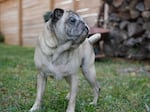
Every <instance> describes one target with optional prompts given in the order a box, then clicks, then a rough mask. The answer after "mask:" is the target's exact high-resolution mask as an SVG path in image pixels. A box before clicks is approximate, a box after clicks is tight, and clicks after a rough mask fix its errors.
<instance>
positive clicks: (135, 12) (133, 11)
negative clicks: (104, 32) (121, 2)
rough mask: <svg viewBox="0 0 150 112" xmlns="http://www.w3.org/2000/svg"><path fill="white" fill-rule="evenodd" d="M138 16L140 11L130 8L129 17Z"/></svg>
mask: <svg viewBox="0 0 150 112" xmlns="http://www.w3.org/2000/svg"><path fill="white" fill-rule="evenodd" d="M139 16H140V12H139V11H136V10H130V17H131V19H136V18H138V17H139Z"/></svg>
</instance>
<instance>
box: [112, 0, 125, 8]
mask: <svg viewBox="0 0 150 112" xmlns="http://www.w3.org/2000/svg"><path fill="white" fill-rule="evenodd" d="M122 2H123V0H113V3H112V4H113V6H114V7H116V8H117V7H119V6H121V5H122Z"/></svg>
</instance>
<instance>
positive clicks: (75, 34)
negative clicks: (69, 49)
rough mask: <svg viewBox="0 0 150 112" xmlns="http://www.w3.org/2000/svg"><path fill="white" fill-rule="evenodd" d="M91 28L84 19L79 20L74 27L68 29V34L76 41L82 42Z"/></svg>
mask: <svg viewBox="0 0 150 112" xmlns="http://www.w3.org/2000/svg"><path fill="white" fill-rule="evenodd" d="M88 32H89V29H88V27H87V26H86V25H85V23H83V22H82V21H79V22H78V23H77V24H76V25H75V26H74V27H73V28H72V29H68V30H67V32H66V33H67V35H68V37H69V38H70V40H73V42H74V43H82V42H83V41H84V40H85V38H86V37H87V36H88Z"/></svg>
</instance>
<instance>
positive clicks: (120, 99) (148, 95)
mask: <svg viewBox="0 0 150 112" xmlns="http://www.w3.org/2000/svg"><path fill="white" fill-rule="evenodd" d="M33 55H34V49H33V48H26V47H18V46H8V45H4V44H0V112H28V110H29V109H30V108H31V106H32V104H33V103H34V100H35V95H36V74H37V71H36V69H35V67H34V62H33ZM141 67H147V68H148V69H150V65H149V63H145V62H139V61H127V60H123V59H110V58H105V59H102V60H100V61H99V62H96V70H97V80H99V82H100V85H101V87H102V90H101V95H100V98H99V101H98V105H97V106H96V107H95V106H91V105H89V103H90V102H91V101H92V98H93V97H92V90H91V88H90V87H89V84H88V83H87V82H86V80H85V79H84V78H83V76H82V75H81V74H80V83H79V92H78V96H77V102H76V112H148V109H149V107H150V75H149V74H148V73H146V72H128V73H125V74H124V73H120V72H119V70H120V69H124V68H141ZM68 89H69V87H68V85H67V84H66V82H65V81H64V80H62V81H56V80H52V79H50V78H49V79H48V84H47V87H46V92H45V95H44V98H43V105H42V110H41V111H39V112H65V109H66V107H67V101H66V100H65V96H66V94H67V92H68Z"/></svg>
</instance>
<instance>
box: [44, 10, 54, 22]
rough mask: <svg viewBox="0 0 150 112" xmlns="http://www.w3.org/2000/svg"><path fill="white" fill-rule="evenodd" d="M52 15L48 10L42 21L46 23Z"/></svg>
mask: <svg viewBox="0 0 150 112" xmlns="http://www.w3.org/2000/svg"><path fill="white" fill-rule="evenodd" d="M51 17H52V12H51V11H48V12H46V13H45V14H44V15H43V18H44V22H45V23H46V22H47V21H48V20H49V19H50V18H51Z"/></svg>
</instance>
